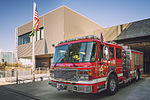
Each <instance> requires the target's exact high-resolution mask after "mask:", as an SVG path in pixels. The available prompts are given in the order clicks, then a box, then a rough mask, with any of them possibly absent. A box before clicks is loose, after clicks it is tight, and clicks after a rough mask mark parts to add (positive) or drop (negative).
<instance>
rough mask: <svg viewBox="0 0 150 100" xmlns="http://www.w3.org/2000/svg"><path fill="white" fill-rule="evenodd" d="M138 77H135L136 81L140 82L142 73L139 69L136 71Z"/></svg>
mask: <svg viewBox="0 0 150 100" xmlns="http://www.w3.org/2000/svg"><path fill="white" fill-rule="evenodd" d="M136 75H137V76H136V77H135V80H136V81H139V80H140V71H139V69H138V70H137V71H136Z"/></svg>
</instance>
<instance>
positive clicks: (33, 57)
mask: <svg viewBox="0 0 150 100" xmlns="http://www.w3.org/2000/svg"><path fill="white" fill-rule="evenodd" d="M35 8H36V3H35V2H34V4H33V28H34V23H35V21H34V12H35ZM34 42H35V35H33V36H32V81H33V82H34V81H35V55H34Z"/></svg>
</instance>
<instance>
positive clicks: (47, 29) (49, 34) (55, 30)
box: [44, 8, 64, 54]
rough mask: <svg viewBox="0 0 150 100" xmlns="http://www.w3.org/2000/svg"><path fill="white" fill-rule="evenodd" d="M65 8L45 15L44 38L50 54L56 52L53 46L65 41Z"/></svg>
mask: <svg viewBox="0 0 150 100" xmlns="http://www.w3.org/2000/svg"><path fill="white" fill-rule="evenodd" d="M63 36H64V8H58V9H57V10H55V11H52V12H50V13H48V14H46V15H44V38H45V40H46V45H47V49H48V52H46V53H48V54H51V53H53V52H54V47H52V44H57V43H58V42H59V41H62V40H64V37H63Z"/></svg>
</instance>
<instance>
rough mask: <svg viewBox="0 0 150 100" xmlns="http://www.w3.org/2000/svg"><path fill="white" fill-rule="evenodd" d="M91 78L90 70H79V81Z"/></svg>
mask: <svg viewBox="0 0 150 100" xmlns="http://www.w3.org/2000/svg"><path fill="white" fill-rule="evenodd" d="M92 79H93V72H92V71H91V70H80V71H79V81H88V80H92Z"/></svg>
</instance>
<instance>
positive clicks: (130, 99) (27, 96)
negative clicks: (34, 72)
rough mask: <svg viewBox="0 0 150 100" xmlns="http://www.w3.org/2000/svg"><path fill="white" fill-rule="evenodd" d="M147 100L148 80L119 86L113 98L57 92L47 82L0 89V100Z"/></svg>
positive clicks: (149, 94)
mask: <svg viewBox="0 0 150 100" xmlns="http://www.w3.org/2000/svg"><path fill="white" fill-rule="evenodd" d="M36 99H37V100H149V99H150V78H149V77H145V78H142V79H141V80H139V81H138V82H132V83H130V84H127V85H126V86H123V85H121V86H120V88H119V90H118V91H117V93H116V94H115V95H114V96H108V95H106V92H105V91H104V92H101V93H98V94H84V93H70V92H67V91H57V89H56V88H53V87H51V86H49V85H48V81H40V82H33V83H24V84H18V85H17V84H14V85H7V86H1V87H0V100H36Z"/></svg>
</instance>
